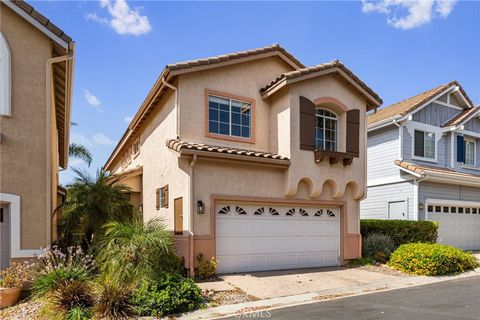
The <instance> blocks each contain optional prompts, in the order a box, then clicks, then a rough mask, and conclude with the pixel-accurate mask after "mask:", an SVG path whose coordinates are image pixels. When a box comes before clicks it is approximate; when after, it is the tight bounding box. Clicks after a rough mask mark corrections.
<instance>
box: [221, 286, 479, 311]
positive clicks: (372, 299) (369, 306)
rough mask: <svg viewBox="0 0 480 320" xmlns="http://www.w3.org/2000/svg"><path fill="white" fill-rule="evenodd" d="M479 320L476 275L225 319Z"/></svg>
mask: <svg viewBox="0 0 480 320" xmlns="http://www.w3.org/2000/svg"><path fill="white" fill-rule="evenodd" d="M267 318H269V319H275V320H277V319H279V320H294V319H295V320H303V319H305V320H307V319H308V320H310V319H408V320H410V319H412V320H413V319H421V320H430V319H431V320H439V319H449V320H452V319H475V320H478V319H480V277H471V278H468V279H460V280H453V281H447V282H442V283H436V284H431V285H425V286H419V287H413V288H406V289H399V290H393V291H387V292H379V293H373V294H367V295H362V296H356V297H352V298H344V299H338V300H332V301H325V302H318V303H312V304H306V305H300V306H296V307H289V308H283V309H277V310H271V311H268V312H267V311H263V312H260V311H257V312H256V314H244V315H242V316H237V317H232V318H229V319H267Z"/></svg>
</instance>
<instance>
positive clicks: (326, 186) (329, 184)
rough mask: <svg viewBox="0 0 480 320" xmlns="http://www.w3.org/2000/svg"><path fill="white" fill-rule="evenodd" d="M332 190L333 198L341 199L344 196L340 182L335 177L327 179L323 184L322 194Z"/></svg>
mask: <svg viewBox="0 0 480 320" xmlns="http://www.w3.org/2000/svg"><path fill="white" fill-rule="evenodd" d="M329 191H330V196H331V197H332V198H333V199H339V198H341V197H342V196H343V192H342V190H341V189H340V190H339V189H338V184H337V182H336V181H335V180H333V179H327V180H325V181H324V182H323V184H322V190H321V195H325V193H326V192H329Z"/></svg>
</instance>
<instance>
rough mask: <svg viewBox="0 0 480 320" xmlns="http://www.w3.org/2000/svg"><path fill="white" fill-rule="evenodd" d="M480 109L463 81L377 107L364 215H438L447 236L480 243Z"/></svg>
mask: <svg viewBox="0 0 480 320" xmlns="http://www.w3.org/2000/svg"><path fill="white" fill-rule="evenodd" d="M479 117H480V108H479V107H474V105H473V103H472V101H471V100H470V99H469V97H468V96H467V94H466V93H465V91H464V90H463V89H462V87H461V85H460V84H459V83H458V82H456V81H453V82H451V83H448V84H445V85H442V86H439V87H436V88H433V89H431V90H428V91H426V92H423V93H420V94H418V95H416V96H414V97H411V98H408V99H406V100H404V101H401V102H398V103H395V104H393V105H391V106H389V107H386V108H383V109H381V110H378V111H377V112H376V113H374V114H372V115H370V116H369V117H368V196H367V199H366V200H364V201H362V205H361V217H362V218H376V219H408V220H433V221H438V222H439V237H438V241H439V242H440V243H445V244H450V245H454V246H457V247H460V248H463V249H480V232H479V230H480V118H479Z"/></svg>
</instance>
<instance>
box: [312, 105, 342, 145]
mask: <svg viewBox="0 0 480 320" xmlns="http://www.w3.org/2000/svg"><path fill="white" fill-rule="evenodd" d="M318 110H324V111H328V112H330V113H332V114H334V115H335V117H330V116H326V115H320V114H318V113H317V111H318ZM317 118H322V119H323V149H319V150H322V151H338V129H339V127H338V125H339V121H338V115H337V114H336V113H335V112H333V111H331V110H328V109H325V108H315V148H316V147H317V140H318V139H317V128H318V127H317V121H316V120H317ZM325 119H329V120H334V121H335V122H336V126H335V150H327V149H325V140H326V138H325V137H326V135H325V130H326V129H325Z"/></svg>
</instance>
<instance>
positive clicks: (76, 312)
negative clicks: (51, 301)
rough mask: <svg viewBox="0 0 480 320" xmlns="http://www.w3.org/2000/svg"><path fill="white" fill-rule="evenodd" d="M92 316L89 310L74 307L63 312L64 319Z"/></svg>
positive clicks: (80, 318) (74, 319)
mask: <svg viewBox="0 0 480 320" xmlns="http://www.w3.org/2000/svg"><path fill="white" fill-rule="evenodd" d="M91 317H92V315H91V313H90V310H88V309H86V308H82V307H74V308H72V309H70V310H68V311H67V312H66V313H65V320H88V319H90V318H91Z"/></svg>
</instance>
